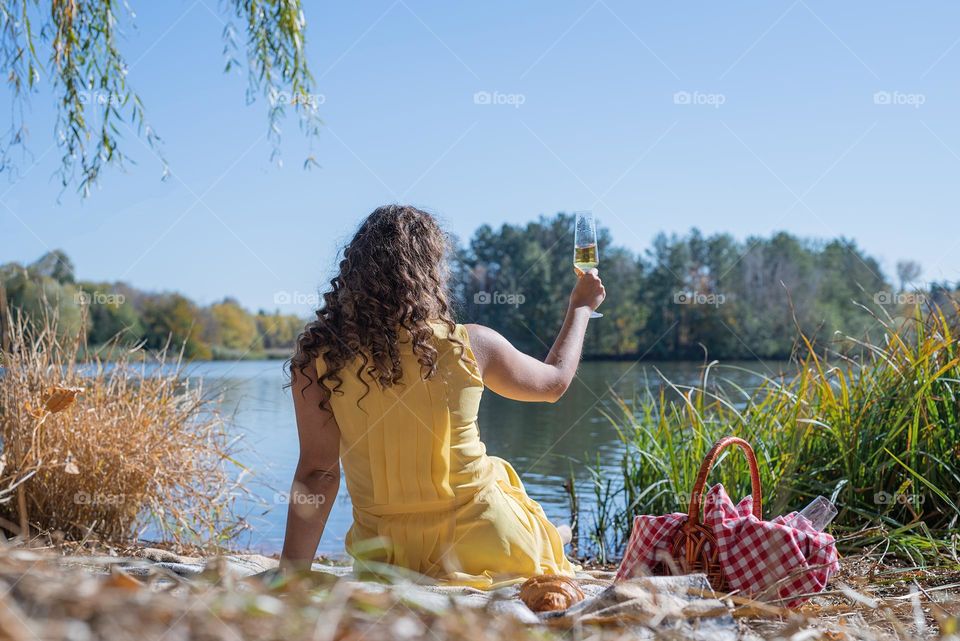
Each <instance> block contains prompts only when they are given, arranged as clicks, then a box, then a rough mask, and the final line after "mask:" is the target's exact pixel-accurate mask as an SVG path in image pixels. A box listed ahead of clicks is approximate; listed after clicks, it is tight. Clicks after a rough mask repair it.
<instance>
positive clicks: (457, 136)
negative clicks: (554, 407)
mask: <svg viewBox="0 0 960 641" xmlns="http://www.w3.org/2000/svg"><path fill="white" fill-rule="evenodd" d="M132 4H133V6H134V8H135V10H136V12H137V16H136V20H135V25H136V28H135V29H127V30H126V36H125V39H124V41H123V42H122V48H123V50H124V52H125V54H126V57H127V60H128V61H129V62H130V63H131V69H130V72H129V81H130V82H131V84H132V85H133V86H134V87H135V88H136V89H137V90H138V92H139V93H140V95H141V97H142V98H143V100H144V102H145V104H146V108H147V111H148V116H149V119H150V122H151V123H152V125H153V127H154V128H155V129H156V130H157V132H158V133H159V134H160V135H161V136H162V137H163V139H164V144H163V152H164V154H165V156H166V157H167V159H168V161H169V163H170V168H171V170H172V172H173V177H172V178H170V179H169V180H167V181H165V182H161V181H160V172H161V167H160V164H159V162H158V161H157V160H156V158H155V157H154V156H153V153H152V152H151V151H149V150H148V149H147V148H146V147H144V146H143V144H142V142H141V141H139V140H138V139H137V138H136V137H134V136H133V135H132V134H131V135H128V136H126V142H125V144H126V151H127V152H128V153H129V154H130V155H131V156H133V157H134V158H135V160H136V161H137V164H136V165H133V166H130V167H129V168H128V169H127V170H126V171H125V172H124V171H120V170H110V171H108V172H107V173H106V174H105V175H104V177H103V179H102V181H101V184H100V187H99V188H98V189H97V190H96V191H95V192H94V193H93V194H92V196H91V197H90V198H88V199H87V200H86V201H82V200H81V199H80V198H79V197H77V196H76V195H74V194H73V192H67V193H66V194H64V195H63V196H62V197H61V198H60V199H59V202H58V195H59V192H60V190H59V184H58V183H57V181H56V178H54V177H53V172H54V171H55V169H56V167H57V163H58V157H59V150H58V149H57V148H56V147H52V143H53V111H52V99H51V95H50V93H49V92H48V91H45V90H43V89H41V90H40V92H39V93H37V94H36V95H34V96H33V97H32V98H31V103H30V112H29V120H28V123H29V125H30V128H31V138H30V142H29V145H30V150H31V152H32V153H33V154H34V156H35V158H34V160H35V163H34V162H32V161H29V160H27V161H24V162H23V163H22V167H21V169H22V171H21V174H23V175H20V176H15V177H13V176H5V177H3V178H2V179H0V203H2V204H0V261H7V260H18V261H31V260H33V259H35V258H36V257H38V256H39V255H40V254H41V253H43V252H44V251H45V250H46V249H47V248H63V249H65V250H66V251H67V252H68V253H69V254H70V256H71V257H72V258H73V259H74V261H75V263H76V265H77V269H78V272H79V275H80V276H81V277H82V278H88V279H102V280H117V279H122V280H125V281H128V282H130V283H132V284H134V285H136V286H138V287H141V288H144V289H150V290H178V291H181V292H184V293H186V294H187V295H189V296H191V297H193V298H194V299H196V300H197V301H199V302H201V303H209V302H212V301H215V300H218V299H220V298H222V297H223V296H225V295H230V296H234V297H236V298H238V299H240V300H241V302H243V303H244V304H245V305H247V306H248V307H250V308H274V307H276V305H275V301H276V300H277V298H276V297H277V294H278V292H288V293H290V294H291V295H293V296H295V295H297V294H302V295H307V294H310V293H312V292H315V291H316V288H317V286H318V285H321V284H322V283H323V282H325V279H326V278H327V277H328V275H329V272H330V270H331V267H332V266H333V260H334V256H335V251H336V249H337V247H338V246H339V245H340V244H342V243H343V242H344V241H345V240H346V239H347V238H348V237H349V235H350V233H351V231H352V230H353V228H354V227H355V225H356V224H357V222H358V221H359V219H360V218H361V217H362V216H364V215H365V214H366V213H368V212H369V211H370V210H372V209H373V208H374V207H375V206H377V205H378V204H381V203H384V202H392V201H404V202H411V203H413V204H415V205H418V206H422V207H424V208H427V209H429V210H430V211H433V212H435V213H437V214H438V215H439V216H440V217H441V218H442V219H443V220H444V221H445V222H446V224H447V226H448V228H449V229H450V230H451V231H453V232H455V233H456V234H458V235H459V236H461V237H463V238H466V237H468V236H469V235H470V234H471V233H472V231H473V230H474V229H475V228H476V227H477V226H478V225H479V224H481V223H484V222H486V223H490V224H493V225H499V224H502V223H505V222H511V223H523V222H526V221H528V220H530V219H533V218H535V217H537V216H538V215H540V214H553V213H555V212H557V211H561V210H566V211H570V210H577V209H592V210H594V211H595V212H596V214H597V216H598V218H599V219H600V221H601V223H602V224H604V225H606V226H608V227H609V228H610V229H611V230H612V232H613V236H614V239H615V240H616V241H617V242H618V243H619V244H622V245H626V246H628V247H630V248H632V249H634V250H637V251H642V250H643V249H645V248H646V247H647V246H648V244H649V242H650V240H651V239H652V237H653V235H654V234H655V233H657V232H659V231H667V232H684V231H686V230H688V229H689V228H690V227H693V226H696V227H699V228H700V229H701V230H703V231H704V232H706V233H712V232H718V231H729V232H731V233H733V234H735V235H736V236H737V237H740V238H744V237H746V236H748V235H752V234H762V235H767V234H770V233H771V232H773V231H776V230H781V229H784V230H788V231H790V232H793V233H796V234H799V235H802V236H808V237H817V238H830V237H836V236H840V235H843V236H847V237H851V238H854V239H856V240H857V242H858V243H859V244H860V245H861V246H862V247H863V248H865V249H866V251H868V252H869V253H870V254H872V255H875V256H877V257H878V258H879V259H880V260H881V263H882V265H883V266H884V269H885V270H886V272H887V274H888V275H892V274H893V269H894V265H895V263H896V261H897V260H898V259H901V258H913V259H916V260H918V261H919V262H920V263H921V264H922V265H923V267H924V274H923V278H924V280H934V279H935V280H944V279H947V280H960V233H958V232H960V222H958V216H957V189H958V181H957V176H958V173H960V124H958V123H960V119H958V118H957V114H958V112H960V111H958V107H960V85H958V82H957V77H958V74H957V70H958V67H960V26H958V25H960V4H957V3H955V2H945V1H944V2H927V3H923V4H922V5H917V4H913V3H906V2H901V1H891V2H873V1H871V2H865V1H856V2H854V1H851V2H843V3H838V2H827V1H817V0H786V1H781V0H770V1H767V2H762V3H761V2H755V1H754V2H737V1H732V2H723V3H716V2H692V3H656V4H654V3H636V2H627V1H617V0H596V1H590V0H588V1H585V2H555V1H554V2H546V1H540V0H535V1H528V2H522V3H517V2H506V1H499V0H497V1H489V2H483V3H467V4H464V3H446V2H444V3H441V2H420V1H416V0H396V1H393V0H388V1H379V0H378V1H373V0H371V1H368V2H353V3H345V2H340V3H332V2H309V1H308V2H306V3H305V4H306V5H307V9H306V15H307V21H308V53H309V57H310V64H311V66H312V70H313V72H314V75H315V77H316V79H317V92H318V93H319V94H321V96H322V98H320V99H321V100H322V103H323V104H322V105H321V107H320V113H321V116H322V118H323V119H324V121H325V123H326V126H325V128H324V130H323V132H322V133H321V135H320V137H319V139H318V140H316V141H314V142H313V144H312V148H313V150H312V152H313V154H314V155H315V157H316V158H317V160H318V162H319V163H320V165H321V166H320V167H319V168H318V169H313V170H310V171H304V170H303V169H302V168H301V163H302V160H303V158H304V157H305V155H306V154H307V146H306V144H305V142H304V141H303V140H302V138H301V136H300V134H299V132H298V130H297V126H296V121H295V120H294V119H292V118H291V119H288V120H287V122H286V125H285V130H284V143H283V154H284V155H283V157H284V160H285V164H284V166H283V167H278V166H276V165H275V164H272V163H271V162H270V160H269V154H270V146H269V144H268V142H267V141H266V136H265V134H266V116H265V106H264V103H263V101H262V100H260V101H258V102H256V103H254V104H252V105H247V104H246V103H245V100H244V94H245V89H246V79H245V76H244V75H243V74H242V73H235V74H231V75H225V74H223V73H222V68H223V58H222V48H223V43H222V40H221V32H222V30H223V20H224V15H223V14H222V13H221V12H220V11H219V10H218V3H217V2H215V0H196V1H191V0H171V1H169V2H162V3H161V2H152V3H147V2H133V3H132ZM487 97H489V100H486V98H487ZM8 98H9V96H8V94H6V93H4V94H3V95H2V96H0V104H4V105H9V104H10V103H9V99H8ZM6 109H7V107H4V112H3V113H0V117H2V118H4V119H6V117H7V112H6ZM286 308H287V309H290V310H295V311H300V312H306V311H307V309H308V306H306V305H299V306H298V305H290V306H286Z"/></svg>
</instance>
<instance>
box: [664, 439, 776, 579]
mask: <svg viewBox="0 0 960 641" xmlns="http://www.w3.org/2000/svg"><path fill="white" fill-rule="evenodd" d="M731 445H736V446H737V447H739V448H740V449H741V450H743V453H744V454H745V455H746V457H747V464H748V465H749V466H750V485H751V487H752V492H753V515H754V516H755V517H757V518H758V519H763V497H762V494H763V490H762V488H761V486H760V470H759V469H758V468H757V457H756V455H755V454H754V453H753V448H752V447H750V444H749V443H747V442H746V441H745V440H743V439H742V438H737V437H736V436H727V437H724V438H722V439H720V440H719V441H717V442H716V443H714V445H713V447H711V448H710V451H709V452H707V455H706V457H704V459H703V463H702V464H701V465H700V472H699V473H698V474H697V481H696V483H694V485H693V491H692V492H691V494H690V509H689V510H688V511H687V520H686V521H685V522H684V524H683V525H682V526H680V529H679V530H677V533H676V534H675V535H674V538H673V542H672V544H671V548H670V549H671V556H672V557H673V561H674V563H673V564H670V563H665V564H664V563H661V564H660V566H659V567H658V568H657V571H656V573H657V574H673V573H674V572H673V571H672V570H675V569H677V566H679V570H681V571H682V572H683V573H695V572H702V573H704V574H706V575H707V579H708V580H709V581H710V585H711V586H713V589H715V590H717V591H726V585H727V581H726V577H725V576H724V574H723V569H722V568H721V567H720V563H719V559H718V558H717V556H718V550H717V540H716V538H715V537H714V536H713V533H712V532H711V531H710V529H709V528H708V527H706V526H705V525H703V524H702V523H701V522H700V512H701V507H702V503H703V492H704V488H705V487H706V483H707V476H708V475H709V474H710V470H711V469H712V468H713V464H714V463H715V462H716V460H717V457H718V456H719V455H720V452H722V451H723V450H724V449H726V448H728V447H730V446H731ZM671 566H673V567H671Z"/></svg>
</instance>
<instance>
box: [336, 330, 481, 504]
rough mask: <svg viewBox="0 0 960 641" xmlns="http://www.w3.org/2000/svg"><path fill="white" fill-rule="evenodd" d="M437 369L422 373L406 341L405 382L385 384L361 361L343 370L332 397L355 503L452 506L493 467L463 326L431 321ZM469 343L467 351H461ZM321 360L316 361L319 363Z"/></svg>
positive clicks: (477, 382) (402, 353)
mask: <svg viewBox="0 0 960 641" xmlns="http://www.w3.org/2000/svg"><path fill="white" fill-rule="evenodd" d="M432 325H433V328H434V334H435V339H434V346H435V347H436V349H437V352H438V355H437V371H436V374H435V375H434V376H433V377H431V378H430V379H427V380H424V379H423V377H422V375H421V371H420V370H421V368H420V363H419V362H418V359H417V356H416V355H415V354H414V353H413V350H412V348H411V344H410V343H409V342H402V343H400V344H399V347H400V359H401V361H402V369H403V372H404V376H403V381H402V382H401V383H400V384H399V385H394V386H392V387H388V388H386V389H380V388H379V387H378V386H377V384H376V383H375V382H374V381H372V380H371V379H370V378H369V377H368V376H364V377H363V380H361V379H360V377H359V376H358V375H357V372H356V366H352V367H347V368H344V369H343V370H342V371H341V374H340V375H341V378H342V379H343V382H342V383H341V386H340V390H341V391H342V392H343V394H342V395H341V394H334V395H333V396H332V397H331V399H330V403H331V406H332V407H333V411H334V414H335V416H336V418H337V423H338V425H339V426H340V439H341V440H340V458H341V460H342V461H343V464H344V468H345V473H346V480H347V487H348V489H349V491H350V496H351V499H352V501H353V504H354V507H355V508H357V509H361V510H367V511H370V512H381V511H384V510H389V511H392V512H397V513H401V512H404V511H410V512H418V511H423V510H424V508H425V507H435V506H439V507H445V508H447V509H449V508H450V507H452V506H453V505H454V504H455V503H456V498H457V497H458V496H461V497H462V496H463V495H464V493H469V492H471V491H472V490H471V488H472V489H473V490H475V489H476V484H477V481H478V480H481V479H482V477H483V476H484V475H485V474H487V475H488V474H489V467H490V464H489V461H487V460H486V457H485V449H484V446H483V443H481V442H480V437H479V433H478V431H477V412H478V410H479V407H480V396H481V394H482V393H483V381H482V380H481V379H480V375H479V372H478V371H477V368H476V362H475V359H474V357H473V353H472V352H471V351H470V349H469V347H468V344H469V343H468V340H469V339H468V337H467V334H466V331H465V330H464V328H463V326H462V325H457V326H456V328H455V329H454V331H453V332H452V334H453V336H454V337H455V338H456V339H457V340H459V341H460V342H461V343H462V344H463V345H464V348H461V347H460V346H459V345H457V344H456V343H454V342H453V341H450V340H448V339H447V336H448V335H449V334H450V332H449V330H448V329H447V327H446V325H444V324H443V323H434V324H432ZM464 349H466V355H465V356H466V358H461V353H462V352H463V351H464ZM322 365H323V364H322V359H320V362H318V368H320V367H322Z"/></svg>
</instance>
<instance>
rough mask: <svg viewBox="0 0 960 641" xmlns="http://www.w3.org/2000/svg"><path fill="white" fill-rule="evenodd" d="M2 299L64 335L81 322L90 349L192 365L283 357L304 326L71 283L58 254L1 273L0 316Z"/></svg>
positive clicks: (233, 304)
mask: <svg viewBox="0 0 960 641" xmlns="http://www.w3.org/2000/svg"><path fill="white" fill-rule="evenodd" d="M4 293H5V297H6V303H7V305H9V307H10V308H12V309H13V310H15V311H16V312H22V313H24V314H25V315H26V316H36V315H39V314H42V313H44V310H45V309H46V308H47V307H48V306H49V307H53V308H54V309H55V310H56V314H57V315H58V318H59V321H58V326H59V328H60V331H61V332H62V333H63V334H65V335H76V334H77V332H78V331H80V329H81V327H83V323H85V327H86V339H87V344H88V345H89V346H90V347H91V348H94V349H95V348H97V347H99V346H103V345H106V344H108V343H109V342H110V341H111V340H112V339H114V337H117V338H118V339H119V340H121V341H123V343H124V344H135V343H139V344H142V345H143V346H144V347H145V348H147V349H149V350H161V349H164V348H165V347H167V346H168V345H169V348H170V349H172V350H175V351H178V350H180V349H182V350H183V353H184V356H185V357H186V358H189V359H196V360H209V359H237V358H264V357H276V358H286V357H287V356H289V353H290V350H291V347H292V345H293V343H294V340H295V339H296V337H297V334H299V333H300V331H301V330H302V329H303V324H304V320H303V319H302V318H300V317H299V316H296V315H290V314H280V313H279V312H272V313H271V312H266V311H263V310H261V311H258V312H256V313H252V312H249V311H247V310H246V309H244V308H243V307H242V306H241V305H240V304H239V303H238V302H237V301H235V300H233V299H231V298H224V299H223V300H222V301H221V302H219V303H215V304H213V305H209V306H206V307H202V306H200V305H197V304H196V303H194V302H193V301H191V300H190V299H189V298H187V297H185V296H183V295H181V294H178V293H166V292H165V293H149V292H144V291H141V290H138V289H136V288H134V287H131V286H130V285H128V284H126V283H97V282H91V281H83V280H77V279H76V278H75V275H74V266H73V263H72V262H71V260H70V258H69V257H68V256H67V255H66V254H65V253H63V252H62V251H52V252H48V253H47V254H44V255H43V256H42V257H41V258H40V259H39V260H37V261H36V262H34V263H31V264H29V265H20V264H17V263H8V264H6V265H2V266H0V311H2V308H3V307H4V305H3V298H4Z"/></svg>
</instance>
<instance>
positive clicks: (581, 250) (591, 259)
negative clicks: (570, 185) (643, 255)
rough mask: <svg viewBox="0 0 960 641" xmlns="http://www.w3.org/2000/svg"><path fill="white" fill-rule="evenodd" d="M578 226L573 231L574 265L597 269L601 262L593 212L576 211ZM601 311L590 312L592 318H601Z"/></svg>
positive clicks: (585, 269)
mask: <svg viewBox="0 0 960 641" xmlns="http://www.w3.org/2000/svg"><path fill="white" fill-rule="evenodd" d="M576 217H577V221H576V226H575V227H574V232H573V265H574V267H576V268H577V269H580V270H582V271H589V270H591V269H595V268H596V267H597V266H598V265H599V264H600V252H599V250H598V249H597V223H596V221H595V220H594V218H593V213H592V212H589V211H578V212H576ZM601 316H603V314H601V313H600V312H597V311H592V312H590V318H600V317H601Z"/></svg>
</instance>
